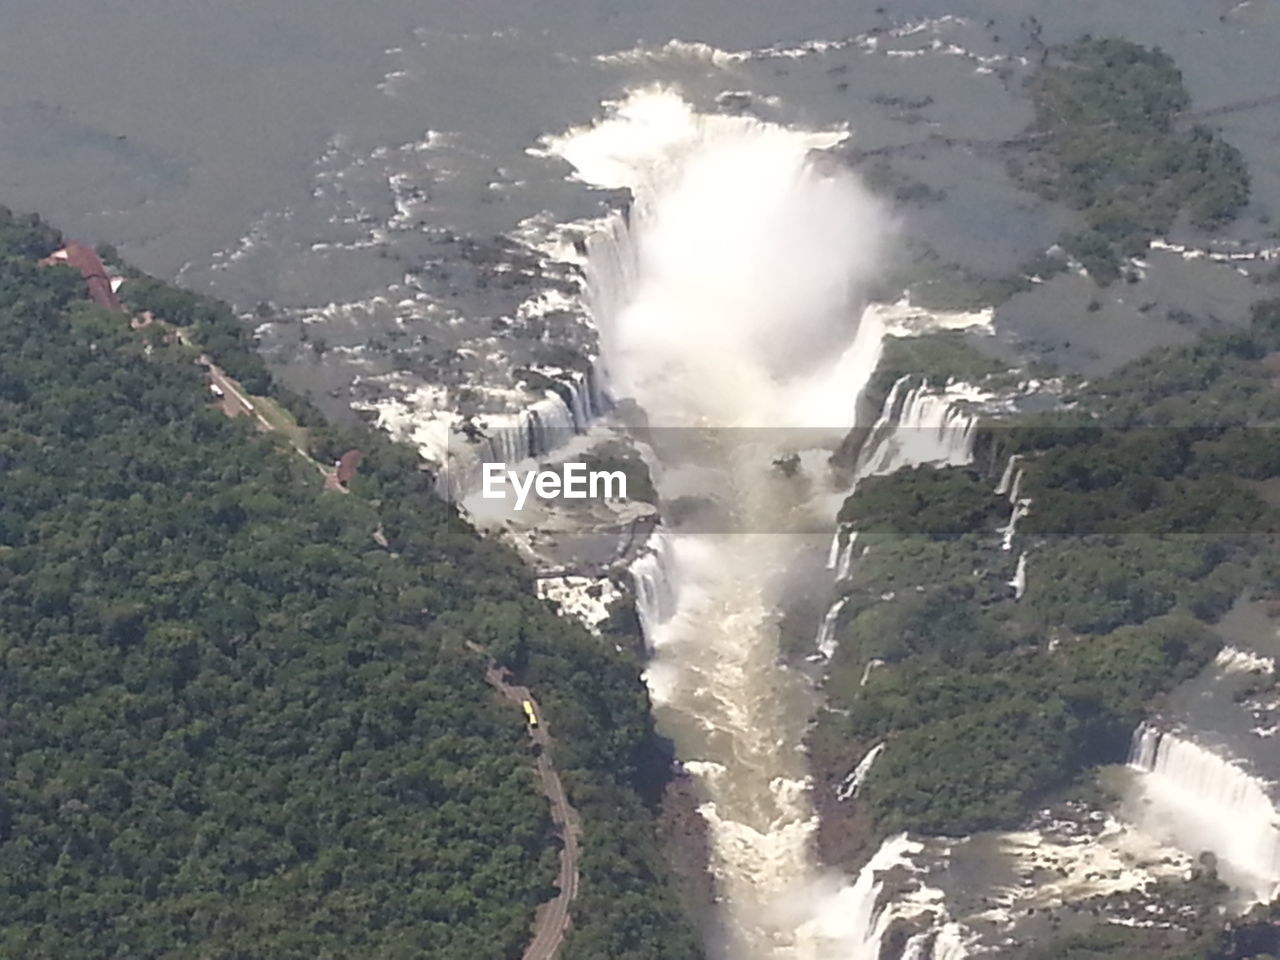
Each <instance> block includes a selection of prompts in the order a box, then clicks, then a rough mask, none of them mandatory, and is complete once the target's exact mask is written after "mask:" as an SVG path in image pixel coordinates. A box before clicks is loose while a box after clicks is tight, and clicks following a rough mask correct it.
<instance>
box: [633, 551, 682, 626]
mask: <svg viewBox="0 0 1280 960" xmlns="http://www.w3.org/2000/svg"><path fill="white" fill-rule="evenodd" d="M675 569H676V560H675V553H674V551H673V549H672V545H671V538H670V537H668V536H667V535H666V534H664V533H662V532H661V531H654V532H653V533H652V534H651V535H650V536H649V540H648V542H646V544H645V548H644V551H643V552H642V554H641V555H640V557H639V558H638V559H637V560H636V561H635V562H634V563H632V564H631V582H632V585H633V586H634V589H635V597H636V615H637V616H638V617H639V618H640V627H641V630H642V631H643V633H644V636H645V639H646V641H647V642H649V643H650V644H652V643H653V638H654V635H655V634H656V632H657V629H658V627H659V626H661V625H662V624H664V623H666V622H667V621H668V620H670V619H671V617H672V615H673V614H674V613H675V611H676V606H677V603H676V600H677V589H676V583H677V579H676V573H675Z"/></svg>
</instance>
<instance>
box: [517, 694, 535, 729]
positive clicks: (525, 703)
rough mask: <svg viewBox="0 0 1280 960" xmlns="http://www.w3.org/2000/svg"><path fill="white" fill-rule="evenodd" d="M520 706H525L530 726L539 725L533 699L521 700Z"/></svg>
mask: <svg viewBox="0 0 1280 960" xmlns="http://www.w3.org/2000/svg"><path fill="white" fill-rule="evenodd" d="M520 706H522V707H524V715H525V717H526V718H527V719H528V720H529V726H531V727H536V726H537V725H538V715H537V713H535V712H534V709H533V701H532V700H521V701H520Z"/></svg>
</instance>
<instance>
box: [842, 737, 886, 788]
mask: <svg viewBox="0 0 1280 960" xmlns="http://www.w3.org/2000/svg"><path fill="white" fill-rule="evenodd" d="M884 746H885V745H884V744H883V743H877V744H876V745H875V746H874V747H872V748H871V749H870V750H868V751H867V752H866V754H865V755H863V757H862V759H861V760H859V761H858V764H857V766H855V767H854V768H853V770H852V771H850V773H849V775H848V776H847V777H845V778H844V780H842V781H841V783H840V786H839V787H837V788H836V799H837V800H841V801H844V800H852V799H853V798H854V797H856V796H857V795H858V791H859V790H861V789H862V785H863V784H864V783H866V782H867V774H869V773H870V772H871V765H872V764H873V763H875V762H876V757H878V756H880V753H881V751H882V750H884Z"/></svg>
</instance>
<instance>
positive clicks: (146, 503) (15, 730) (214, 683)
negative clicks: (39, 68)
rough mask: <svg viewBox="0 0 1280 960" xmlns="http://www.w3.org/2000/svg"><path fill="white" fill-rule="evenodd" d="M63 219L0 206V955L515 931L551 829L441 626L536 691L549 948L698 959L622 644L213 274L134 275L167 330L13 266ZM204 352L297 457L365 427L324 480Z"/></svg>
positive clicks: (526, 750) (504, 728) (129, 297)
mask: <svg viewBox="0 0 1280 960" xmlns="http://www.w3.org/2000/svg"><path fill="white" fill-rule="evenodd" d="M59 243H60V238H59V237H58V235H57V233H56V231H54V230H53V229H51V228H50V227H48V226H47V225H45V224H43V223H42V222H40V221H39V220H38V219H36V218H28V217H15V216H14V215H12V214H10V213H9V211H7V210H2V209H0V660H2V662H3V665H4V698H3V701H2V703H3V706H2V707H0V724H3V732H4V736H3V738H0V875H2V878H3V879H2V880H0V956H3V957H12V958H15V960H16V958H57V960H101V958H104V957H129V958H131V960H133V958H178V957H184V958H185V957H192V956H199V957H204V958H226V960H231V958H235V960H246V958H262V960H284V958H304V957H305V958H326V957H328V958H352V957H377V958H379V960H383V958H395V957H403V958H409V957H413V958H419V957H427V956H429V957H432V958H439V960H448V958H459V960H461V958H467V960H474V958H478V957H484V958H502V957H507V958H514V957H519V956H520V954H521V951H522V949H523V946H524V944H525V943H526V942H527V940H528V938H529V934H530V924H531V921H532V917H533V911H534V908H535V906H536V905H537V904H538V903H539V902H541V901H542V900H545V899H547V898H548V897H549V896H551V895H552V894H553V892H554V890H553V887H552V884H553V881H554V877H555V869H556V856H557V853H556V841H555V838H554V835H553V832H552V827H551V823H550V817H549V811H548V805H547V802H546V799H545V798H544V797H543V796H542V794H541V793H540V792H539V790H538V788H537V785H536V783H535V779H534V773H533V769H532V762H531V754H530V750H531V748H530V746H529V744H528V740H527V737H526V735H525V732H524V729H523V722H522V719H521V717H520V716H519V711H518V710H516V709H514V708H513V707H512V706H511V705H510V704H507V703H504V702H502V701H499V700H498V699H496V698H495V696H494V694H493V693H492V691H491V690H490V689H489V687H487V686H486V684H485V682H484V677H483V661H482V658H481V657H479V656H478V655H476V654H474V653H471V652H469V650H468V649H467V647H466V643H467V642H468V641H471V642H474V643H477V644H481V645H484V646H487V647H488V648H489V649H491V650H492V651H493V652H494V653H495V654H496V655H498V656H499V657H500V658H501V659H502V660H503V661H504V662H506V663H507V664H508V665H509V666H511V667H512V668H513V669H514V670H515V671H516V672H517V674H518V675H519V677H520V678H521V680H522V681H523V682H525V683H528V684H529V685H530V686H531V687H533V688H534V689H535V690H536V692H537V694H538V696H539V697H540V699H541V701H542V704H543V707H544V709H545V711H546V714H547V717H548V719H549V721H550V722H551V724H552V726H553V729H554V732H555V734H556V746H555V751H556V752H555V760H556V763H557V765H558V767H559V769H560V770H561V772H562V774H563V776H564V779H565V781H566V786H567V787H568V789H569V791H570V793H571V798H572V800H573V802H574V803H575V804H576V805H577V807H578V809H579V811H580V813H581V815H582V818H583V827H584V855H583V859H582V872H583V885H582V894H581V896H580V897H579V899H578V901H577V903H576V907H575V911H574V926H573V929H572V931H571V934H570V939H569V941H568V942H567V944H566V947H565V949H564V950H563V951H562V956H564V957H566V958H568V960H590V958H600V957H605V956H607V957H611V958H619V960H672V958H675V960H686V958H687V960H693V958H696V957H699V956H700V950H699V947H698V946H697V942H696V937H695V935H694V934H693V932H692V929H691V927H690V925H689V924H688V922H687V921H686V919H685V917H684V915H683V914H682V912H681V909H680V906H679V905H678V904H677V902H676V900H675V897H674V895H673V894H672V892H671V887H670V885H669V881H668V878H667V876H666V873H665V868H664V866H663V859H662V856H661V853H660V851H659V850H658V848H657V845H656V841H655V835H654V828H653V820H652V817H653V808H654V803H655V797H654V793H655V791H656V790H658V789H660V787H661V776H662V774H663V773H664V771H665V760H664V758H663V757H662V756H661V755H660V754H658V753H657V751H656V749H655V746H654V736H653V732H652V729H651V726H650V719H649V712H648V699H647V694H646V692H645V689H644V687H643V685H642V683H641V681H640V677H639V665H638V663H637V662H636V661H635V660H634V659H633V658H632V657H631V656H629V655H627V654H622V653H617V652H615V650H614V648H613V646H612V645H611V644H602V643H601V642H600V641H598V640H596V639H594V638H592V637H591V636H590V635H588V634H587V633H586V632H585V630H583V629H581V628H580V627H578V626H576V625H574V624H572V623H570V622H568V621H566V620H562V619H560V618H559V617H557V616H556V615H555V614H554V612H553V611H551V610H550V609H549V608H548V607H547V606H546V605H545V604H544V603H543V602H541V601H538V600H536V599H535V598H534V597H533V591H532V587H531V584H530V582H529V578H528V574H527V572H526V571H525V570H524V569H523V568H522V567H521V565H520V564H519V563H518V561H517V560H516V558H515V557H514V556H513V555H512V554H510V553H509V552H508V551H506V550H505V549H503V548H500V547H498V546H496V545H494V544H492V543H488V542H485V541H482V540H481V539H480V538H479V537H478V536H477V535H476V534H475V533H473V532H472V531H471V530H470V529H469V528H466V527H465V526H464V525H463V524H461V523H460V522H459V521H458V520H457V518H456V517H454V516H452V515H451V514H450V512H449V508H447V507H446V506H445V505H443V504H442V503H441V502H439V501H438V500H437V499H436V498H435V497H434V496H433V494H432V492H431V478H430V476H429V475H428V474H426V473H425V472H424V471H423V470H421V469H419V461H418V458H417V455H416V453H415V452H414V451H412V450H410V449H407V448H402V447H399V446H396V445H394V444H392V443H391V442H389V441H387V440H386V439H384V438H383V437H381V435H378V434H375V433H373V432H372V431H364V430H359V429H355V430H353V429H350V428H344V429H343V430H335V429H332V428H328V427H325V426H324V425H323V424H322V422H321V421H320V419H319V417H318V416H317V414H316V413H315V411H314V410H313V409H311V408H310V407H309V405H308V404H306V402H305V401H302V400H300V399H299V398H297V397H291V396H288V395H287V392H285V391H280V390H279V389H278V388H276V387H275V386H274V385H273V384H272V382H271V379H270V375H269V374H268V372H267V371H266V369H265V367H263V366H262V364H261V361H260V360H259V359H258V358H257V357H256V355H254V354H253V352H252V346H251V344H250V343H249V342H248V341H247V339H246V338H245V337H244V335H243V333H242V331H241V328H240V327H239V325H238V323H237V322H236V321H235V318H234V316H233V315H232V313H231V311H230V310H229V308H227V307H226V306H225V305H222V304H218V303H217V302H215V301H211V300H209V299H208V298H204V297H199V296H197V295H192V294H187V293H184V292H182V291H178V290H175V289H174V288H171V287H168V286H167V285H164V284H161V283H158V282H156V281H153V280H150V279H148V278H145V277H142V276H141V275H138V274H137V273H136V272H131V274H130V276H131V279H130V280H129V282H127V283H126V284H125V287H124V289H123V290H122V295H123V297H124V299H125V301H126V302H127V303H129V304H130V305H131V306H132V307H133V308H135V309H138V310H142V309H146V310H150V311H152V312H153V313H154V314H155V315H156V316H157V317H158V318H161V319H163V320H165V321H167V322H168V323H171V324H174V325H177V326H184V327H187V328H188V329H189V330H190V331H191V332H192V335H193V337H194V340H195V345H193V346H191V347H187V346H183V345H182V343H181V342H180V341H179V340H177V339H176V338H174V337H173V336H171V335H170V334H169V333H167V332H166V331H167V330H168V329H170V328H169V327H167V326H166V325H162V324H153V325H151V326H148V327H146V328H144V329H142V330H138V331H135V330H131V329H130V326H129V323H128V318H127V317H126V316H125V315H122V314H119V313H112V312H108V311H105V310H103V309H101V308H99V307H96V306H93V305H91V304H90V303H88V302H87V301H86V300H85V299H84V293H83V286H82V283H81V281H80V277H79V275H78V274H76V273H75V272H73V271H71V270H69V269H67V268H65V267H48V268H46V267H38V266H37V265H36V264H35V260H36V259H37V258H39V257H42V256H44V255H46V254H48V253H49V252H50V251H51V250H53V249H54V248H56V247H57V246H58V245H59ZM201 349H203V350H206V351H208V352H209V353H211V354H213V355H214V356H215V359H216V360H217V362H219V363H220V364H223V365H224V366H225V367H226V369H227V370H228V371H229V372H231V373H233V374H235V375H237V376H239V377H241V378H243V381H244V383H245V385H246V387H248V388H249V389H251V390H253V391H255V392H260V393H264V394H267V393H269V394H272V395H274V396H276V397H277V399H282V400H283V401H284V402H285V403H286V404H287V405H288V406H290V408H291V409H292V411H293V413H294V415H295V416H296V417H297V418H298V420H299V422H301V423H304V424H309V425H311V426H313V427H314V429H313V430H312V432H311V437H312V443H313V452H314V453H316V455H317V456H318V457H320V458H322V459H325V460H331V457H332V454H333V451H334V450H335V449H340V448H345V447H347V446H348V445H350V446H358V447H359V448H360V449H361V450H363V451H364V452H365V453H366V457H365V459H364V461H363V463H362V464H361V470H360V474H359V476H358V477H356V479H355V480H353V481H352V483H351V492H350V494H349V495H343V494H341V493H338V492H334V491H327V490H325V489H324V488H323V484H322V478H321V476H320V474H319V472H318V471H317V470H316V469H315V465H314V464H313V463H311V462H309V461H308V460H307V459H305V458H303V457H301V456H298V455H297V453H296V452H295V451H294V450H293V449H292V448H291V447H290V446H289V445H288V444H287V443H286V442H285V440H284V439H283V438H281V437H278V436H275V435H273V434H264V433H260V432H257V431H255V430H254V429H253V428H252V426H251V425H250V424H249V422H248V420H247V418H240V419H234V420H233V419H228V418H227V417H226V416H224V415H223V413H222V412H221V411H220V410H219V409H218V408H217V407H215V406H214V405H213V404H212V403H211V402H210V401H211V400H212V397H211V396H210V393H209V390H208V386H207V383H206V381H205V379H204V373H203V370H202V368H201V367H200V366H198V365H197V364H196V363H195V362H194V360H195V358H196V355H197V354H198V353H199V352H200V350H201ZM375 531H380V536H379V538H378V539H375V537H374V534H375ZM384 541H385V543H384ZM655 771H656V773H655Z"/></svg>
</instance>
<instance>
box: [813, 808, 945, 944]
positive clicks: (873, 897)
mask: <svg viewBox="0 0 1280 960" xmlns="http://www.w3.org/2000/svg"><path fill="white" fill-rule="evenodd" d="M921 849H923V847H922V845H921V844H919V843H917V842H915V841H912V840H909V839H907V836H906V834H898V835H897V836H893V837H889V838H887V839H886V840H885V841H884V842H883V843H882V844H880V847H879V849H877V850H876V852H875V854H874V855H873V856H872V858H871V859H870V861H868V862H867V865H866V866H865V867H863V868H862V870H861V871H860V872H859V873H858V877H857V879H856V880H855V882H854V883H853V885H852V886H846V887H842V888H840V889H838V890H835V891H832V892H828V893H826V894H825V895H821V894H820V902H819V909H818V911H817V914H816V916H815V918H814V919H813V920H811V921H809V923H808V924H806V926H805V927H804V928H802V933H803V934H804V935H805V936H806V937H807V938H808V940H809V941H810V942H812V943H816V944H820V945H825V944H828V943H830V944H840V945H841V949H840V951H839V952H832V953H815V954H805V955H804V957H805V960H809V957H812V956H818V957H828V956H830V957H832V958H833V960H879V957H880V951H881V948H882V945H883V940H884V935H885V934H886V933H887V932H888V930H889V928H890V926H891V925H892V924H893V922H894V921H895V920H898V919H904V918H915V919H921V918H925V917H928V918H933V917H934V916H935V915H936V914H935V911H934V910H933V909H930V908H927V907H924V908H922V907H921V905H919V904H915V903H894V902H890V903H886V902H885V881H884V876H885V874H886V873H887V872H888V871H890V870H892V869H893V868H895V867H896V868H899V869H906V870H907V871H912V870H913V868H912V863H911V855H912V854H916V853H919V852H920V851H921ZM931 932H932V931H931ZM944 933H945V934H946V940H945V941H944V942H943V943H939V942H938V941H942V940H943V936H944ZM958 934H959V925H957V924H944V925H942V926H941V927H939V928H938V930H937V932H936V938H935V942H934V945H933V957H934V958H935V960H943V957H944V956H945V960H961V958H962V957H963V956H964V955H965V951H964V949H963V940H962V939H961V938H960V937H959V936H958ZM957 944H958V945H959V949H956V945H957ZM922 946H923V943H921V944H918V945H917V948H918V949H919V948H921V947H922ZM940 947H944V949H945V953H940V952H939V948H940Z"/></svg>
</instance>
